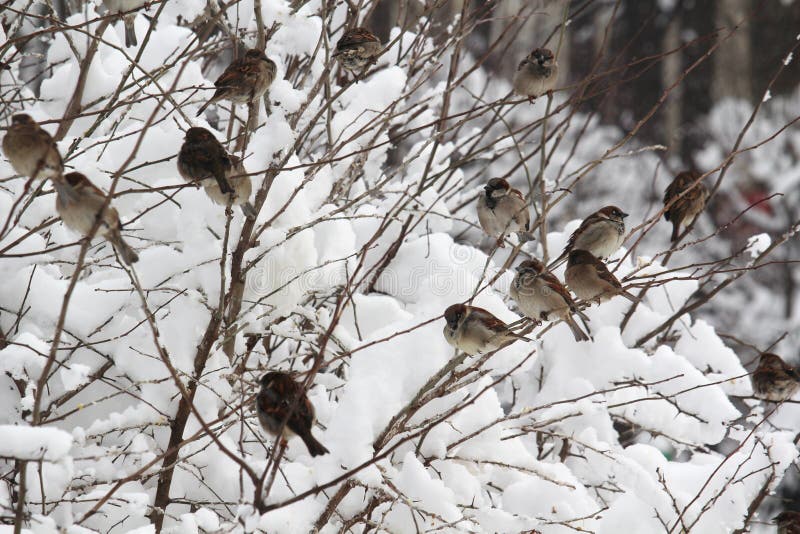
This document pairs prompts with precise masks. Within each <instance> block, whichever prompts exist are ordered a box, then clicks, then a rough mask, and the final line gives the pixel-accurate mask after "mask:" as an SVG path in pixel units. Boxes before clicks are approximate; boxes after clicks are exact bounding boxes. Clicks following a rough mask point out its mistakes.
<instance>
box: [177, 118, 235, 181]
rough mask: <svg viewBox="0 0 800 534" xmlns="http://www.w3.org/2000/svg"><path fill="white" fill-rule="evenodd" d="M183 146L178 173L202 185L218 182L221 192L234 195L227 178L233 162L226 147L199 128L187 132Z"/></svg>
mask: <svg viewBox="0 0 800 534" xmlns="http://www.w3.org/2000/svg"><path fill="white" fill-rule="evenodd" d="M184 139H185V140H184V142H183V146H181V151H180V153H179V154H178V172H179V173H180V175H181V176H182V177H183V179H184V180H186V181H187V182H191V183H194V184H195V185H198V183H200V184H202V183H203V181H204V180H212V179H213V180H216V181H217V186H218V187H219V189H220V191H222V192H223V193H225V194H226V195H229V194H231V193H234V191H233V188H232V187H231V184H229V183H228V179H227V178H226V177H227V176H228V174H230V172H231V167H232V165H231V160H230V157H229V156H228V153H227V152H226V151H225V147H223V146H222V144H221V143H220V142H219V141H217V138H216V137H214V135H213V134H212V133H211V132H209V131H208V130H206V129H205V128H199V127H197V126H195V127H193V128H189V129H188V130H187V131H186V137H185V138H184Z"/></svg>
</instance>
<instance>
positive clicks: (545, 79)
mask: <svg viewBox="0 0 800 534" xmlns="http://www.w3.org/2000/svg"><path fill="white" fill-rule="evenodd" d="M557 81H558V62H556V58H555V56H554V55H553V52H551V51H550V50H549V49H547V48H537V49H535V50H534V51H533V52H531V53H530V55H528V57H526V58H525V59H523V60H522V61H521V62H520V64H519V66H518V67H517V72H516V73H515V74H514V80H513V82H512V85H513V87H514V92H515V93H517V94H518V95H522V96H527V97H528V98H529V99H531V100H533V99H535V98H537V97H539V96H542V95H543V94H545V93H547V92H549V91H552V90H553V89H555V87H556V82H557Z"/></svg>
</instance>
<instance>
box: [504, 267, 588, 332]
mask: <svg viewBox="0 0 800 534" xmlns="http://www.w3.org/2000/svg"><path fill="white" fill-rule="evenodd" d="M509 294H510V295H511V298H512V299H513V300H514V302H516V303H517V306H519V309H520V311H521V312H522V313H524V314H525V316H527V317H530V318H531V319H533V320H534V321H537V322H539V321H548V320H550V319H549V317H550V316H551V315H553V316H555V317H556V318H558V319H561V320H562V321H564V322H565V323H567V326H569V329H570V330H572V335H573V336H575V341H588V340H589V336H587V335H586V333H585V332H584V331H583V330H581V328H580V327H579V326H578V323H576V322H575V319H574V318H573V317H572V314H573V313H574V314H577V315H578V316H579V317H580V318H581V319H582V320H583V321H584V324H585V323H586V322H587V321H588V320H589V318H588V317H586V315H584V314H583V312H581V311H580V310H579V309H578V308H577V306H576V305H575V301H574V300H572V295H570V294H569V291H568V290H567V288H566V287H564V285H563V284H562V283H561V282H559V281H558V278H556V277H555V275H553V273H551V272H550V271H548V270H547V268H546V267H545V266H544V263H542V262H541V261H539V260H537V259H536V258H532V259H530V260H525V261H523V262H522V263H520V264H519V266H518V267H517V274H516V276H514V280H512V281H511V289H510V290H509Z"/></svg>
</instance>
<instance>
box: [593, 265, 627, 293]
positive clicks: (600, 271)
mask: <svg viewBox="0 0 800 534" xmlns="http://www.w3.org/2000/svg"><path fill="white" fill-rule="evenodd" d="M594 268H595V271H597V276H598V277H599V278H600V279H601V280H604V281H606V282H608V283H609V284H611V285H612V286H614V287H615V288H617V289H622V283H621V282H620V281H619V280H617V277H616V276H614V275H613V274H612V273H611V271H609V270H608V267H606V264H605V263H603V262H602V261H600V260H597V261H595V263H594Z"/></svg>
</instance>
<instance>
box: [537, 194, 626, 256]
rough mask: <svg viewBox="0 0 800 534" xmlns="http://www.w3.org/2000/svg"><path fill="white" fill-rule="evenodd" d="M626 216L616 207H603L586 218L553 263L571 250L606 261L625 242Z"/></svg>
mask: <svg viewBox="0 0 800 534" xmlns="http://www.w3.org/2000/svg"><path fill="white" fill-rule="evenodd" d="M627 216H628V214H627V213H625V212H624V211H622V210H621V209H619V208H618V207H616V206H605V207H604V208H600V209H599V210H597V211H596V212H594V213H592V214H591V215H589V216H588V217H586V218H585V219H584V220H583V222H582V223H581V225H580V226H579V227H578V229H577V230H575V231H574V232H573V233H572V235H571V236H570V238H569V241H567V246H566V247H564V252H562V253H561V255H560V256H559V257H558V258H556V260H555V261H553V263H552V264H551V266H552V265H555V264H559V263H561V261H562V260H563V259H564V258H566V257H567V256H568V255H569V253H570V252H571V251H573V250H587V251H589V252H590V253H591V254H592V255H593V256H597V257H598V258H600V259H607V258H608V257H609V256H611V255H612V254H614V252H616V251H617V249H619V247H621V246H622V243H623V241H625V220H624V219H625V217H627Z"/></svg>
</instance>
